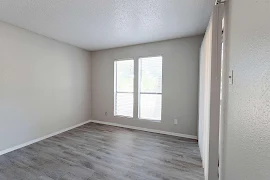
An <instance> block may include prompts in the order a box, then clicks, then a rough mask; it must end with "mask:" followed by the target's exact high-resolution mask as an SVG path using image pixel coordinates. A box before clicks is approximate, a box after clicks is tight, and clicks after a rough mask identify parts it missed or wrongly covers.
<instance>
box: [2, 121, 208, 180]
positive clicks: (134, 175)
mask: <svg viewBox="0 0 270 180" xmlns="http://www.w3.org/2000/svg"><path fill="white" fill-rule="evenodd" d="M0 179H1V180H18V179H22V180H34V179H40V180H52V179H55V180H56V179H59V180H64V179H66V180H86V179H87V180H203V169H202V163H201V159H200V155H199V149H198V145H197V142H195V141H191V140H186V139H181V138H177V137H172V136H166V135H159V134H154V133H147V132H143V131H136V130H128V129H124V128H118V127H112V126H107V125H99V124H94V123H89V124H86V125H84V126H81V127H79V128H76V129H73V130H71V131H68V132H65V133H62V134H60V135H57V136H54V137H51V138H49V139H46V140H43V141H40V142H38V143H35V144H33V145H30V146H27V147H24V148H22V149H19V150H16V151H14V152H11V153H8V154H6V155H3V156H0Z"/></svg>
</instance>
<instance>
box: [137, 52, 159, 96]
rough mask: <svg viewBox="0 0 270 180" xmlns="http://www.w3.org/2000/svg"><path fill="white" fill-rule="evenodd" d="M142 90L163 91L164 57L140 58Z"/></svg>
mask: <svg viewBox="0 0 270 180" xmlns="http://www.w3.org/2000/svg"><path fill="white" fill-rule="evenodd" d="M140 90H141V92H152V93H161V92H162V57H161V56H159V57H149V58H141V59H140Z"/></svg>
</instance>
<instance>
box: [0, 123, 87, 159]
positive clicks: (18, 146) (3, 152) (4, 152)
mask: <svg viewBox="0 0 270 180" xmlns="http://www.w3.org/2000/svg"><path fill="white" fill-rule="evenodd" d="M89 122H91V120H88V121H85V122H83V123H80V124H77V125H74V126H71V127H69V128H65V129H63V130H60V131H57V132H54V133H51V134H48V135H46V136H43V137H40V138H37V139H34V140H32V141H28V142H26V143H23V144H20V145H17V146H14V147H11V148H8V149H5V150H2V151H0V156H1V155H3V154H6V153H9V152H11V151H15V150H17V149H20V148H23V147H25V146H28V145H31V144H34V143H36V142H38V141H42V140H44V139H47V138H49V137H52V136H55V135H58V134H61V133H63V132H66V131H69V130H71V129H74V128H77V127H79V126H82V125H85V124H87V123H89Z"/></svg>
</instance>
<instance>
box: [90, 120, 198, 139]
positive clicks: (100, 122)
mask: <svg viewBox="0 0 270 180" xmlns="http://www.w3.org/2000/svg"><path fill="white" fill-rule="evenodd" d="M90 122H92V123H97V124H106V125H110V126H116V127H122V128H128V129H135V130H140V131H146V132H151V133H158V134H165V135H170V136H177V137H182V138H187V139H194V140H198V137H197V136H193V135H188V134H180V133H174V132H168V131H160V130H155V129H148V128H141V127H136V126H129V125H123V124H117V123H111V122H105V121H98V120H90Z"/></svg>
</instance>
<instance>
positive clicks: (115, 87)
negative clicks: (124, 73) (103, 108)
mask: <svg viewBox="0 0 270 180" xmlns="http://www.w3.org/2000/svg"><path fill="white" fill-rule="evenodd" d="M119 61H133V68H134V67H135V61H134V59H131V58H127V59H118V60H114V107H113V109H114V110H113V111H114V116H116V117H126V118H133V117H134V85H135V83H134V76H135V71H134V70H135V69H134V70H133V92H119V91H118V90H117V62H119ZM118 93H120V94H133V111H132V112H133V114H132V116H125V115H118V114H117V104H116V103H117V100H116V98H117V94H118Z"/></svg>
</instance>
